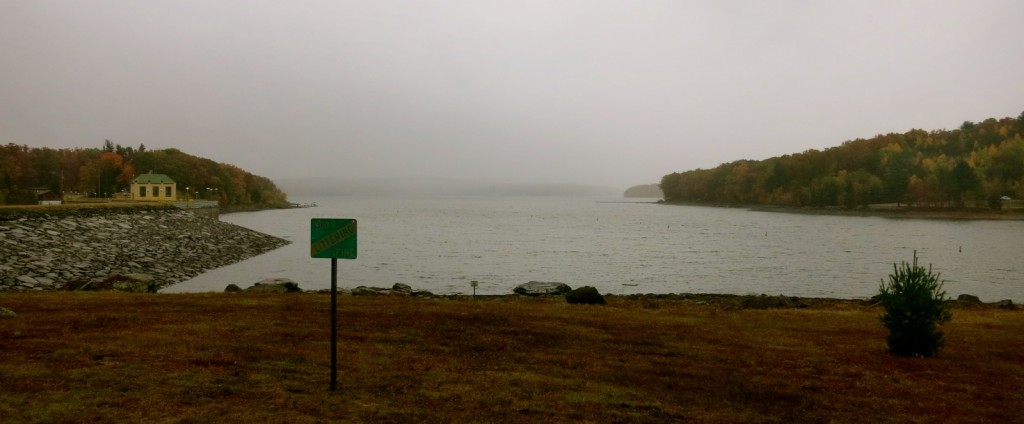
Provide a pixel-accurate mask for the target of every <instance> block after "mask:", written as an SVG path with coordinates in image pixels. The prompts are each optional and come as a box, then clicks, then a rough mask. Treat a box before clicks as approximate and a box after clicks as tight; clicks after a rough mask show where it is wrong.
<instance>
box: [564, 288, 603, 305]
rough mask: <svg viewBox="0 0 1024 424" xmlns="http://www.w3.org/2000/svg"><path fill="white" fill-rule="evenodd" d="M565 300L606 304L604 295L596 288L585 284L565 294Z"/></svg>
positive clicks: (578, 302)
mask: <svg viewBox="0 0 1024 424" xmlns="http://www.w3.org/2000/svg"><path fill="white" fill-rule="evenodd" d="M565 301H566V302H569V303H576V304H584V305H604V304H605V301H604V296H601V293H600V292H598V291H597V289H596V288H594V287H590V286H583V287H580V288H578V289H575V290H572V291H570V292H568V293H566V294H565Z"/></svg>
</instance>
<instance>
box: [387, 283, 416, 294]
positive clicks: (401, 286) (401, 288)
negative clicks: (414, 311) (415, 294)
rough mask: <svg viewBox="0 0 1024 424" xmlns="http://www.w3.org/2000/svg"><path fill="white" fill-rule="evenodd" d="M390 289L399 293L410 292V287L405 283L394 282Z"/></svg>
mask: <svg viewBox="0 0 1024 424" xmlns="http://www.w3.org/2000/svg"><path fill="white" fill-rule="evenodd" d="M391 291H392V292H398V293H401V294H411V293H412V287H410V286H409V285H408V284H405V283H395V285H393V286H391Z"/></svg>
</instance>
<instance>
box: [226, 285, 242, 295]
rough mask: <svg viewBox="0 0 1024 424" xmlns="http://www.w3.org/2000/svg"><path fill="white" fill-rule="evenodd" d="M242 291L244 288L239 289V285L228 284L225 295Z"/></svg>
mask: <svg viewBox="0 0 1024 424" xmlns="http://www.w3.org/2000/svg"><path fill="white" fill-rule="evenodd" d="M240 291H242V288H241V287H238V284H234V283H232V284H228V286H227V287H224V293H237V292H240Z"/></svg>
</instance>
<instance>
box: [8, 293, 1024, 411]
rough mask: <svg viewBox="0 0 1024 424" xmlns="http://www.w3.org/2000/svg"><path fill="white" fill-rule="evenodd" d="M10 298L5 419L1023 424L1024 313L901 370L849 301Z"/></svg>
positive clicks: (963, 332) (967, 326)
mask: <svg viewBox="0 0 1024 424" xmlns="http://www.w3.org/2000/svg"><path fill="white" fill-rule="evenodd" d="M329 299H330V298H329V296H327V295H323V294H290V295H285V294H280V295H257V294H174V295H166V294H156V295H132V294H122V293H57V292H49V293H3V294H0V306H3V307H6V308H9V309H12V310H14V311H15V312H16V313H17V314H18V316H17V317H15V318H3V319H0V421H3V422H5V423H8V422H185V423H193V422H195V423H203V422H324V421H335V422H543V423H548V422H680V421H683V422H686V421H690V422H871V423H881V422H900V423H902V422H943V423H948V422H998V423H1005V422H1022V420H1024V412H1022V411H1024V313H1022V312H1019V311H1016V312H1015V311H1007V310H1000V309H994V308H989V307H981V308H977V309H955V310H954V313H953V320H952V322H950V323H949V324H948V325H946V326H945V327H944V329H945V331H946V334H947V346H946V348H945V349H944V350H942V351H941V352H940V354H939V355H938V356H937V357H935V358H929V359H921V358H908V357H894V356H891V355H889V354H888V353H887V351H886V348H885V336H886V331H885V329H884V328H883V327H882V325H881V324H880V322H879V319H878V316H879V314H880V313H881V310H880V309H878V308H872V307H868V306H863V305H860V304H858V303H853V302H838V303H832V304H828V305H824V306H813V307H811V308H806V309H758V310H754V309H726V308H722V307H720V306H714V305H698V304H694V303H690V302H684V301H664V300H652V299H645V300H628V299H624V298H618V297H612V298H609V304H608V305H606V306H584V305H569V304H566V303H565V302H564V301H563V300H561V299H521V298H514V297H507V298H485V299H477V300H468V299H464V300H448V299H432V300H424V299H413V298H404V297H392V296H383V297H342V298H340V299H339V300H340V301H339V305H340V306H339V330H338V331H339V353H338V354H339V365H338V370H339V381H338V390H337V391H334V392H330V391H328V390H327V389H328V385H329V376H330V368H329V367H330V349H329V347H330V343H329V342H330V341H329V334H330V333H329V324H328V323H329V303H330V302H329Z"/></svg>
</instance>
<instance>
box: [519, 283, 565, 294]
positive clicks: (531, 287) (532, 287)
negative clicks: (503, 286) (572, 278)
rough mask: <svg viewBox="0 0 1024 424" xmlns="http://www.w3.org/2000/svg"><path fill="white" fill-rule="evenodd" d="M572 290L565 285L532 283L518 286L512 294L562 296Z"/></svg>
mask: <svg viewBox="0 0 1024 424" xmlns="http://www.w3.org/2000/svg"><path fill="white" fill-rule="evenodd" d="M571 290H572V287H569V285H567V284H565V283H556V282H544V281H530V282H529V283H525V284H520V285H518V286H516V288H514V289H512V292H513V293H515V294H518V295H521V296H561V295H564V294H566V293H568V292H570V291H571Z"/></svg>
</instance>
